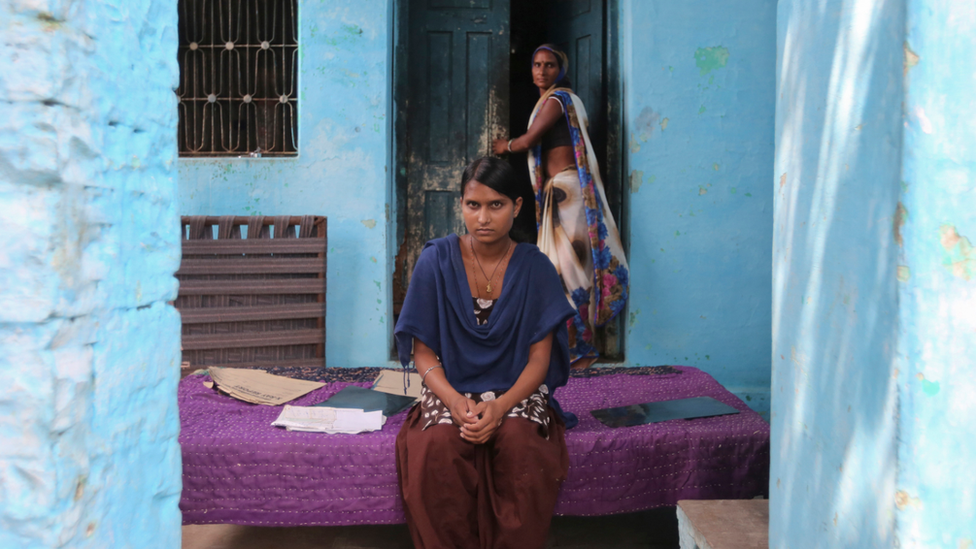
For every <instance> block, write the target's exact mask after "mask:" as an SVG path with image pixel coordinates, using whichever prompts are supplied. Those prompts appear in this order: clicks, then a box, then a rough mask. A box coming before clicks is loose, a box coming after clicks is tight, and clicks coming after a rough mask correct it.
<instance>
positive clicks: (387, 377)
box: [373, 370, 421, 398]
mask: <svg viewBox="0 0 976 549" xmlns="http://www.w3.org/2000/svg"><path fill="white" fill-rule="evenodd" d="M408 379H409V380H410V382H409V383H410V384H409V386H408V387H404V386H403V372H402V371H398V370H380V375H378V376H376V381H374V382H373V390H374V391H379V392H381V393H390V394H391V395H406V396H409V397H413V398H420V385H421V380H420V374H418V373H417V372H410V374H409V375H408Z"/></svg>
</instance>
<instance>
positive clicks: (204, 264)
mask: <svg viewBox="0 0 976 549" xmlns="http://www.w3.org/2000/svg"><path fill="white" fill-rule="evenodd" d="M289 273H315V274H321V273H325V262H324V261H322V260H321V259H319V258H310V259H304V258H299V259H291V258H288V257H275V258H272V259H231V258H221V259H209V258H199V257H197V256H190V257H184V259H183V261H182V262H181V263H180V270H179V271H176V276H184V275H187V276H188V275H217V274H289Z"/></svg>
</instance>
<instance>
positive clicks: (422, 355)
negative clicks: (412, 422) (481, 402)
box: [413, 338, 460, 406]
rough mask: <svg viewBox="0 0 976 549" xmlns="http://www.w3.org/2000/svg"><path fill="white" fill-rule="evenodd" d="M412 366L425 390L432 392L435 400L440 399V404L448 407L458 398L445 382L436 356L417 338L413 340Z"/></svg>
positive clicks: (448, 383) (442, 370)
mask: <svg viewBox="0 0 976 549" xmlns="http://www.w3.org/2000/svg"><path fill="white" fill-rule="evenodd" d="M413 364H414V366H415V367H416V368H417V373H418V374H420V375H421V378H422V379H423V382H424V383H425V384H426V385H427V388H428V389H430V390H431V391H433V392H434V394H435V395H437V398H439V399H441V402H444V403H446V404H448V405H449V406H450V403H451V402H452V401H453V400H454V399H455V398H457V397H458V396H460V393H458V392H457V391H456V390H454V387H452V386H451V383H450V382H449V381H448V380H447V376H446V375H444V368H443V367H442V366H441V363H440V361H439V360H438V359H437V355H436V354H434V351H432V350H431V349H430V347H428V346H427V345H425V344H424V342H423V341H420V340H419V339H417V338H414V340H413Z"/></svg>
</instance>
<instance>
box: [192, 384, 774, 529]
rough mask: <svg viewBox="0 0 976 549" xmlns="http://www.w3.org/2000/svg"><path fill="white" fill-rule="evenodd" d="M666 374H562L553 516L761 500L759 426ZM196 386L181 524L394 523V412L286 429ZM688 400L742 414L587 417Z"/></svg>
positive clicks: (719, 390)
mask: <svg viewBox="0 0 976 549" xmlns="http://www.w3.org/2000/svg"><path fill="white" fill-rule="evenodd" d="M669 371H672V372H674V373H665V374H657V375H630V374H626V373H614V374H611V375H602V376H597V377H586V378H580V377H574V378H571V379H570V380H569V384H568V385H567V386H566V387H564V388H562V389H559V390H558V391H557V393H556V396H557V398H559V401H560V403H561V404H562V405H563V408H564V409H565V410H567V411H570V412H574V413H575V414H576V415H578V416H579V418H580V423H579V426H577V427H576V428H574V429H572V430H570V431H568V432H567V433H566V444H567V446H568V448H569V459H570V467H569V477H568V479H567V480H566V482H565V483H564V484H563V487H562V492H561V493H560V497H559V503H558V504H557V505H556V513H557V514H559V515H605V514H612V513H626V512H632V511H640V510H644V509H650V508H652V507H659V506H662V505H674V504H676V503H677V501H678V500H679V499H737V498H751V497H754V496H756V495H760V494H766V492H767V485H768V480H769V425H768V424H767V423H766V422H765V421H763V420H762V418H760V417H759V415H758V414H756V413H755V412H753V411H751V410H750V409H749V408H748V407H747V406H746V405H745V403H743V402H742V401H741V400H739V399H738V398H736V397H735V396H733V395H732V394H731V393H729V392H728V391H726V390H725V389H724V388H723V387H722V386H721V385H719V383H718V382H716V381H715V380H714V379H712V377H711V376H709V375H708V374H706V373H704V372H702V371H700V370H698V369H696V368H691V367H687V366H677V367H674V369H673V370H672V369H669ZM275 373H282V372H275ZM296 377H297V376H296ZM204 379H207V378H205V377H203V376H199V375H195V376H189V377H187V378H185V379H183V381H181V382H180V387H179V404H180V422H181V425H182V430H181V433H180V444H181V445H182V450H183V497H182V500H181V501H180V508H181V509H182V511H183V523H184V524H208V523H232V524H249V525H260V526H308V525H349V524H388V523H400V522H403V521H404V517H403V507H402V503H401V500H400V496H399V493H398V488H397V478H396V467H395V465H394V439H395V437H396V433H397V431H399V429H400V425H401V424H402V423H403V419H404V417H405V415H406V412H402V413H400V414H398V415H396V416H393V417H391V418H389V419H388V420H387V422H386V425H385V426H384V428H383V430H382V431H378V432H375V433H367V434H359V435H325V434H319V433H299V432H289V431H285V430H283V429H279V428H276V427H271V422H272V421H273V420H274V419H275V418H276V417H277V416H278V413H279V412H280V411H281V409H280V408H278V407H269V406H255V405H251V404H246V403H243V402H239V401H237V400H234V399H232V398H230V397H227V396H224V395H220V394H217V393H215V392H214V391H213V390H212V389H207V388H206V387H204V386H203V383H202V381H204ZM357 384H358V385H363V386H368V383H357ZM346 385H350V383H346V382H334V383H330V384H328V385H326V386H325V387H323V388H321V389H319V390H317V391H314V392H312V393H309V394H308V395H305V396H304V397H302V398H300V399H298V400H296V401H295V402H294V403H293V404H297V405H310V404H316V403H319V402H322V401H323V400H325V399H326V398H328V397H329V396H331V395H332V394H334V393H335V392H337V391H338V390H340V389H341V388H343V387H345V386H346ZM694 396H710V397H713V398H715V399H717V400H719V401H721V402H724V403H726V404H729V405H731V406H734V407H735V408H737V409H739V410H741V411H742V413H739V414H736V415H731V416H721V417H713V418H702V419H694V420H673V421H667V422H662V423H656V424H652V425H642V426H638V427H626V428H619V429H610V428H608V427H605V426H604V425H603V424H601V423H599V422H598V421H597V420H596V419H594V418H593V416H591V415H590V414H589V412H588V410H594V409H598V408H607V407H611V406H622V405H627V404H638V403H641V402H650V401H656V400H672V399H677V398H686V397H694Z"/></svg>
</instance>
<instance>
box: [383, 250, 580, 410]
mask: <svg viewBox="0 0 976 549" xmlns="http://www.w3.org/2000/svg"><path fill="white" fill-rule="evenodd" d="M459 243H460V238H459V237H458V236H457V235H450V236H447V237H444V238H438V239H435V240H431V241H430V242H428V243H427V244H426V246H424V249H423V251H422V252H421V254H420V258H419V259H418V260H417V265H416V267H414V271H413V277H412V278H411V280H410V286H409V288H408V289H407V295H406V297H405V299H404V301H403V307H402V309H401V310H400V318H399V320H398V321H397V324H396V329H395V330H394V335H395V337H396V344H397V352H398V355H399V358H400V363H401V364H402V365H403V366H404V368H407V367H408V365H409V364H410V355H411V351H412V349H413V338H417V339H419V340H420V341H423V342H424V344H425V345H427V346H428V347H430V348H431V350H432V351H434V353H435V354H436V355H437V356H438V357H439V358H440V359H441V364H443V366H444V374H445V375H446V376H447V380H448V382H449V383H450V384H451V386H452V387H454V389H455V390H456V391H458V392H462V393H481V392H485V391H493V390H508V389H509V388H511V387H512V385H514V384H515V382H516V381H517V380H518V378H519V376H520V375H521V374H522V371H523V370H524V369H525V365H526V364H527V363H528V359H529V347H531V346H532V344H534V343H537V342H539V341H541V340H542V339H544V338H545V337H546V336H547V335H549V334H550V333H553V334H554V337H553V342H552V351H551V353H550V356H549V371H548V372H547V374H546V379H545V384H546V386H547V387H548V388H549V395H550V398H549V404H550V406H552V407H553V409H554V410H556V412H557V413H558V414H559V415H560V416H561V417H562V419H563V421H564V422H565V423H566V427H567V428H569V427H572V426H574V425H576V423H577V419H576V416H574V415H573V414H569V413H565V412H563V411H562V409H561V408H560V407H559V403H558V402H557V401H556V399H555V390H556V389H557V388H558V387H562V386H563V385H565V384H566V381H567V380H568V379H569V361H570V355H569V345H568V338H567V330H566V320H567V319H569V318H571V317H572V316H573V314H574V313H575V311H574V310H573V308H572V307H571V306H570V305H569V304H568V303H567V301H566V298H565V296H564V295H563V292H562V286H561V284H560V282H559V276H558V275H557V274H556V270H555V268H554V267H553V265H552V263H551V262H550V261H549V259H548V258H547V257H546V256H545V255H543V254H542V253H541V252H539V249H538V248H536V247H535V246H533V245H532V244H524V243H523V244H518V245H517V246H516V247H515V249H514V250H513V251H512V257H511V259H510V260H509V264H508V268H507V270H506V271H505V283H504V286H503V287H502V293H501V295H500V296H498V300H497V301H496V302H495V306H494V308H493V309H492V312H491V315H490V316H489V317H488V323H487V324H485V325H482V326H479V325H478V324H477V320H476V319H475V316H474V309H473V305H472V296H471V289H470V288H469V286H468V279H467V275H466V274H465V272H464V262H463V260H462V258H461V248H460V245H459Z"/></svg>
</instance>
